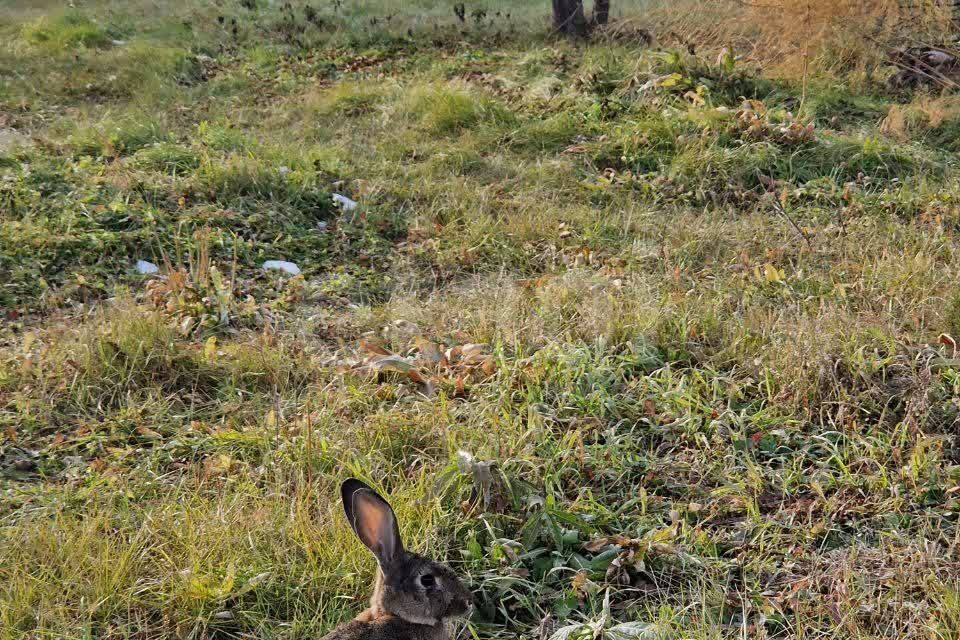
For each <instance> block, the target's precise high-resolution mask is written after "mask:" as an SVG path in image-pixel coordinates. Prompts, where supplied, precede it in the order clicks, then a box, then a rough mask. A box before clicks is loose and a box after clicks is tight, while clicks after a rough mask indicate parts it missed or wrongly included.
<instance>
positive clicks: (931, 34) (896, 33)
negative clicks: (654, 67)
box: [646, 0, 952, 77]
mask: <svg viewBox="0 0 960 640" xmlns="http://www.w3.org/2000/svg"><path fill="white" fill-rule="evenodd" d="M646 19H648V20H650V21H651V22H652V23H653V24H655V25H657V34H658V37H659V39H660V40H662V41H663V42H665V43H678V42H679V43H681V44H687V45H693V46H696V47H698V48H699V47H702V46H707V47H717V48H719V47H722V46H727V47H732V48H733V49H734V50H735V51H736V52H737V53H738V54H739V55H743V56H745V57H747V58H748V59H750V60H753V61H756V62H759V63H761V64H763V65H764V66H766V67H768V68H770V67H773V68H775V69H776V70H777V71H778V72H779V73H780V74H781V75H784V76H788V77H800V76H803V75H805V74H809V73H810V71H811V68H814V67H815V68H816V69H817V70H819V71H832V72H849V71H850V70H851V69H854V70H861V71H870V70H871V69H873V68H876V67H877V66H879V65H880V64H882V63H883V62H884V58H885V54H886V52H887V50H888V49H889V48H892V47H896V46H901V45H903V44H909V43H914V42H938V41H942V39H943V38H944V36H945V35H946V34H947V33H948V32H949V29H950V28H951V20H952V3H951V2H947V1H946V0H910V1H907V2H903V1H898V0H757V1H755V2H753V1H744V0H706V1H702V0H683V1H682V2H679V3H677V2H662V1H661V2H658V3H656V4H655V5H654V6H653V7H651V10H650V12H649V13H648V14H647V15H646Z"/></svg>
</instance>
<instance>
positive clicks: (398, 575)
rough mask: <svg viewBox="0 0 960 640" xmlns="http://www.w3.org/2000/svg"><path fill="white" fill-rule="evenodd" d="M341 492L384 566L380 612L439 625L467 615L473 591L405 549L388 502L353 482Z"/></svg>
mask: <svg viewBox="0 0 960 640" xmlns="http://www.w3.org/2000/svg"><path fill="white" fill-rule="evenodd" d="M340 494H341V495H342V497H343V510H344V511H345V512H346V514H347V520H348V521H349V522H350V526H351V527H353V530H354V532H355V533H356V534H357V537H358V538H360V541H361V542H363V544H364V545H366V547H367V548H368V549H370V551H371V552H372V553H373V555H374V556H375V557H376V559H377V563H378V564H379V565H380V571H379V573H378V575H377V583H376V586H375V589H374V594H373V598H372V599H371V602H370V604H371V608H372V609H373V610H374V612H375V613H376V614H380V613H390V614H393V615H395V616H397V617H399V618H402V619H403V620H406V621H407V622H410V623H413V624H425V625H435V624H438V623H440V622H443V621H446V620H449V619H450V618H456V617H459V616H462V615H464V614H465V613H466V612H467V610H468V609H469V608H470V591H469V590H467V588H466V587H465V586H464V585H463V583H461V582H460V579H459V578H457V575H456V574H455V573H454V572H453V570H452V569H450V567H448V566H446V565H443V564H440V563H439V562H434V561H433V560H430V559H428V558H424V557H423V556H419V555H417V554H415V553H410V552H409V551H407V550H406V549H404V548H403V543H402V542H401V540H400V529H399V527H398V526H397V519H396V516H394V513H393V509H391V508H390V505H389V503H387V501H386V500H384V499H383V498H381V497H380V496H379V495H378V494H377V493H376V492H375V491H374V490H373V489H371V488H370V487H368V486H367V485H365V484H364V483H362V482H360V481H359V480H356V479H354V478H351V479H349V480H347V481H345V482H344V483H343V484H342V485H341V486H340Z"/></svg>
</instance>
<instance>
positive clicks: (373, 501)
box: [340, 478, 403, 567]
mask: <svg viewBox="0 0 960 640" xmlns="http://www.w3.org/2000/svg"><path fill="white" fill-rule="evenodd" d="M340 494H341V496H342V497H343V510H344V512H345V513H346V514H347V520H348V521H349V522H350V526H351V527H353V531H354V532H355V533H356V534H357V537H358V538H360V541H361V542H363V544H364V545H366V547H367V548H368V549H370V551H372V552H373V555H374V556H376V557H377V561H378V562H379V563H380V566H381V567H383V566H385V565H387V564H389V563H390V562H392V561H393V560H394V558H396V557H397V555H398V554H399V553H400V552H401V551H402V550H403V543H402V542H401V541H400V529H399V527H398V526H397V518H396V516H394V515H393V509H391V508H390V504H389V503H388V502H387V501H386V500H384V499H383V498H381V497H380V496H379V495H378V494H377V492H376V491H374V490H373V489H371V488H370V487H368V486H367V485H365V484H364V483H362V482H360V481H359V480H356V479H355V478H350V479H349V480H347V481H346V482H344V483H343V484H342V485H341V486H340Z"/></svg>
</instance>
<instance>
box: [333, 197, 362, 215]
mask: <svg viewBox="0 0 960 640" xmlns="http://www.w3.org/2000/svg"><path fill="white" fill-rule="evenodd" d="M333 203H334V204H335V205H337V206H339V207H340V208H341V209H343V210H344V211H353V210H354V209H356V208H357V203H356V201H354V200H351V199H350V198H348V197H347V196H344V195H340V194H339V193H334V194H333Z"/></svg>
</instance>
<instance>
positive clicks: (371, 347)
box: [360, 338, 393, 356]
mask: <svg viewBox="0 0 960 640" xmlns="http://www.w3.org/2000/svg"><path fill="white" fill-rule="evenodd" d="M360 348H361V349H363V350H364V351H369V352H370V353H376V354H379V355H381V356H389V355H393V354H391V353H390V352H389V351H387V350H386V349H384V348H383V347H382V346H381V345H379V344H377V343H376V342H373V341H372V340H368V339H366V338H364V339H363V340H361V341H360Z"/></svg>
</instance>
